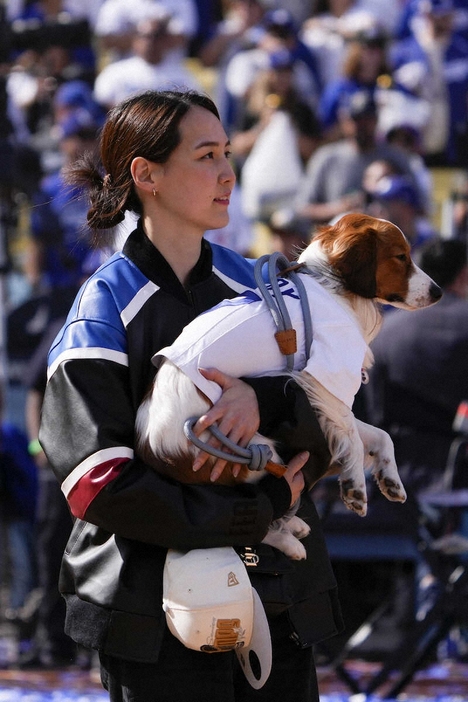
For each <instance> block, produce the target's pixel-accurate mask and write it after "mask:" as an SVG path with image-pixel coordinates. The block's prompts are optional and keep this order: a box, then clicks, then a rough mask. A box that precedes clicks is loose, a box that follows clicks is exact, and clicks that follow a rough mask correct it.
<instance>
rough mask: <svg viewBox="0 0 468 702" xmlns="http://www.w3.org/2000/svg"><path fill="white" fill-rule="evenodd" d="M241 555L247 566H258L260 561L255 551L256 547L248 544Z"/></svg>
mask: <svg viewBox="0 0 468 702" xmlns="http://www.w3.org/2000/svg"><path fill="white" fill-rule="evenodd" d="M239 556H240V557H241V559H242V561H243V562H244V565H245V566H246V567H247V568H252V567H255V566H257V565H258V563H259V561H260V557H259V555H258V554H257V553H256V552H255V549H253V548H251V547H250V546H246V547H245V549H244V551H243V553H240V554H239Z"/></svg>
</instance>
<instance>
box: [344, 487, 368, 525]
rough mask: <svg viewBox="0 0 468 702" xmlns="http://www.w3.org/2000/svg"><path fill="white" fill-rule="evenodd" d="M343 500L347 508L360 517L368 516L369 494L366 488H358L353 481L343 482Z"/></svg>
mask: <svg viewBox="0 0 468 702" xmlns="http://www.w3.org/2000/svg"><path fill="white" fill-rule="evenodd" d="M341 499H342V500H343V502H344V504H345V506H346V507H347V508H348V509H350V510H351V511H352V512H356V514H358V515H359V516H360V517H365V516H366V514H367V493H366V488H365V485H364V486H356V484H355V483H354V481H353V480H343V481H342V482H341Z"/></svg>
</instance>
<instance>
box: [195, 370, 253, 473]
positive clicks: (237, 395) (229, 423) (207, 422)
mask: <svg viewBox="0 0 468 702" xmlns="http://www.w3.org/2000/svg"><path fill="white" fill-rule="evenodd" d="M200 372H201V373H202V374H203V375H204V376H205V378H207V379H208V380H212V381H214V382H215V383H217V384H218V385H219V386H220V387H221V389H222V391H223V394H222V395H221V397H220V399H219V400H218V402H216V404H215V405H213V407H212V408H211V409H210V410H209V411H208V412H207V413H206V414H204V415H203V416H201V417H200V419H199V420H198V422H197V423H196V424H195V425H194V427H193V430H194V432H195V434H196V435H197V436H200V434H201V433H202V432H203V431H205V429H207V428H208V427H209V426H211V425H212V424H214V423H216V424H217V425H218V427H219V429H220V431H221V432H222V433H223V434H224V435H225V436H227V437H228V438H229V439H230V440H231V441H233V442H234V443H235V444H238V445H239V446H242V447H245V446H247V444H248V443H249V441H250V440H251V439H252V437H253V435H254V434H255V432H256V431H258V428H259V426H260V413H259V410H258V403H257V396H256V395H255V392H254V390H253V389H252V388H251V387H250V385H247V383H244V382H243V381H242V380H239V379H238V378H232V377H231V376H230V375H226V374H225V373H221V371H219V370H216V368H210V369H209V370H201V371H200ZM208 443H209V444H210V446H214V447H215V448H222V449H223V450H226V449H225V448H224V447H223V446H221V444H220V442H219V441H218V440H217V439H216V438H215V437H214V436H212V437H211V438H210V439H209V441H208ZM209 457H210V456H209V454H208V453H205V452H201V453H199V454H198V456H197V457H196V459H195V461H194V463H193V470H194V471H197V470H200V468H201V467H202V466H203V465H204V464H205V463H206V461H207V460H208V458H209ZM226 464H227V461H226V460H224V459H222V458H218V459H217V460H216V462H215V464H214V466H213V469H212V471H211V477H210V480H211V481H213V482H214V481H215V480H217V479H218V478H219V476H220V475H221V473H222V472H223V470H224V468H225V466H226ZM240 469H241V465H240V464H239V463H235V462H234V464H233V468H232V472H233V475H234V476H236V475H237V474H238V473H239V471H240Z"/></svg>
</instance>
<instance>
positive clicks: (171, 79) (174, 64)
mask: <svg viewBox="0 0 468 702" xmlns="http://www.w3.org/2000/svg"><path fill="white" fill-rule="evenodd" d="M170 21H171V18H170V15H169V14H168V13H167V11H166V10H164V9H160V11H159V16H158V17H157V18H156V17H155V16H153V19H146V20H142V21H141V22H139V23H138V24H137V26H136V28H135V31H134V34H133V42H132V50H133V55H132V56H130V57H128V58H124V59H121V60H120V61H115V62H114V63H110V64H109V65H108V66H106V67H105V68H103V70H102V71H101V72H100V73H99V75H98V76H97V78H96V82H95V84H94V98H95V99H96V101H97V102H98V103H99V104H100V105H102V106H103V107H105V108H106V109H110V108H111V107H113V106H114V105H116V104H117V103H119V102H120V101H121V100H124V99H126V98H128V97H132V96H133V95H135V94H137V93H142V92H145V91H146V90H159V89H163V88H174V87H179V88H181V87H185V88H199V87H200V86H199V85H198V81H197V80H196V78H195V76H194V75H193V74H192V73H191V72H190V71H189V70H188V69H187V68H186V67H185V65H184V63H183V61H182V60H181V59H180V58H178V59H176V58H175V57H174V55H172V54H171V51H172V48H173V36H172V35H171V33H170V31H169V23H170Z"/></svg>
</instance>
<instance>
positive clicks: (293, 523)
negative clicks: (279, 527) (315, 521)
mask: <svg viewBox="0 0 468 702" xmlns="http://www.w3.org/2000/svg"><path fill="white" fill-rule="evenodd" d="M286 528H287V529H289V531H290V532H292V533H293V534H294V536H295V537H296V538H297V539H304V538H305V537H306V536H307V535H308V534H309V533H310V526H309V525H308V524H307V523H306V522H305V521H304V520H303V519H301V518H300V517H292V518H291V519H289V520H288V521H287V522H286Z"/></svg>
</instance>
